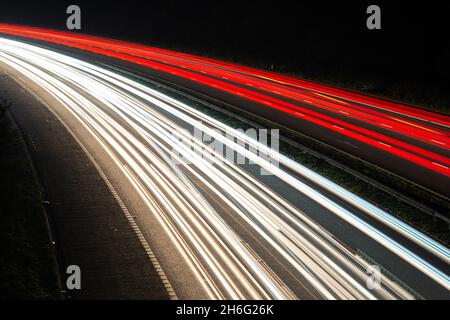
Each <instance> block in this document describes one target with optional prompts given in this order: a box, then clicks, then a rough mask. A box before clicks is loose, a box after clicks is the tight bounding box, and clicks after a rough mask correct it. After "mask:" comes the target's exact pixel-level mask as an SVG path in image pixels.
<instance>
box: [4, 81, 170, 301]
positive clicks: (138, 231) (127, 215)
mask: <svg viewBox="0 0 450 320" xmlns="http://www.w3.org/2000/svg"><path fill="white" fill-rule="evenodd" d="M7 74H8V75H9V76H10V77H11V78H13V79H14V80H15V81H16V82H17V83H19V84H20V85H21V86H22V87H23V88H24V89H25V90H26V91H27V92H28V93H29V94H30V95H31V96H33V97H34V98H35V99H36V100H37V101H38V102H40V103H42V104H43V105H45V106H46V107H47V109H48V110H50V112H51V113H52V114H53V115H54V116H55V117H56V118H57V119H58V120H59V122H60V123H61V124H62V125H63V126H64V127H65V128H66V130H67V131H68V132H69V133H70V135H71V136H72V137H73V138H74V139H75V141H76V142H77V143H78V145H79V146H80V147H81V149H82V150H83V151H84V153H85V154H86V155H87V156H88V158H89V159H90V160H91V162H92V164H93V165H94V167H95V168H96V169H97V172H98V173H99V175H100V177H101V178H102V179H103V181H105V183H106V186H107V187H108V189H109V191H110V192H111V194H112V195H113V197H114V199H115V200H116V202H117V204H118V205H119V207H120V208H121V210H122V212H123V214H124V215H125V218H126V219H127V220H128V222H129V223H130V226H131V229H133V231H134V233H135V235H136V236H137V238H138V239H139V242H140V243H141V245H142V246H143V248H144V250H145V252H146V254H147V257H148V259H149V261H150V263H151V264H152V265H153V268H154V269H155V270H156V272H157V273H158V275H159V277H160V279H161V282H162V283H163V285H164V288H165V289H166V292H167V295H168V296H169V299H170V300H178V296H177V294H176V293H175V290H174V289H173V287H172V285H171V284H170V281H169V279H168V278H167V276H166V274H165V272H164V271H163V269H162V267H161V264H160V263H159V261H158V259H157V258H156V256H155V254H154V253H153V251H152V250H151V248H150V246H149V244H148V242H147V240H146V239H145V238H144V236H143V234H142V232H141V229H140V228H139V226H138V225H137V224H136V222H135V221H134V218H133V216H132V215H131V214H130V212H129V211H128V209H127V208H126V207H125V205H124V203H123V201H122V199H121V198H120V197H119V195H118V194H117V192H116V190H115V189H114V187H113V186H112V184H111V182H110V181H109V179H108V177H106V175H105V173H104V172H103V170H102V169H101V168H100V166H99V164H98V163H97V161H96V160H95V157H93V156H92V155H91V154H90V153H89V152H88V150H87V149H86V148H85V146H84V145H83V144H82V143H81V141H80V140H79V139H78V137H77V136H76V135H75V134H74V133H73V131H72V130H71V129H70V128H69V127H68V126H67V124H66V123H65V122H64V121H63V120H62V119H61V117H60V116H59V115H58V114H57V113H56V112H55V111H54V110H53V109H52V108H51V107H50V106H49V105H48V104H47V102H45V101H44V100H43V99H41V98H40V97H39V96H38V95H37V94H36V93H34V92H33V91H32V90H31V89H29V88H28V87H27V86H26V85H25V81H24V79H22V78H21V77H15V76H13V75H11V74H9V73H7Z"/></svg>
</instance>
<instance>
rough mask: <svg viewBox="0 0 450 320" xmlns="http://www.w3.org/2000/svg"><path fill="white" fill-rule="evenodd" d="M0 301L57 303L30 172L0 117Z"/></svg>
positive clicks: (10, 126)
mask: <svg viewBox="0 0 450 320" xmlns="http://www.w3.org/2000/svg"><path fill="white" fill-rule="evenodd" d="M0 195H1V198H0V200H1V201H0V252H1V254H0V299H62V297H63V295H62V293H61V287H60V282H59V276H58V267H57V261H56V255H55V249H54V246H53V244H52V242H51V237H50V229H49V225H48V221H47V216H46V212H45V209H44V206H43V201H42V195H41V192H40V188H39V184H38V180H37V176H36V173H35V171H34V169H33V165H32V162H31V159H30V157H29V155H28V152H27V148H26V144H25V141H24V139H23V137H22V134H21V133H20V131H19V129H18V128H17V126H16V125H15V123H14V121H13V119H12V118H11V116H10V115H9V114H8V113H6V114H4V116H3V117H1V118H0Z"/></svg>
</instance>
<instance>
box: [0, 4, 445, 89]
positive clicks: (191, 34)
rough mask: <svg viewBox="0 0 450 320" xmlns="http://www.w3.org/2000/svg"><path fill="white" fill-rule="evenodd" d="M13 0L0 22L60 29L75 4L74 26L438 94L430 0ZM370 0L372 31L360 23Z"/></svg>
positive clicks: (440, 13)
mask: <svg viewBox="0 0 450 320" xmlns="http://www.w3.org/2000/svg"><path fill="white" fill-rule="evenodd" d="M295 2H296V3H295V4H288V3H289V2H287V1H286V2H284V1H272V3H271V4H265V3H264V4H263V3H262V2H259V1H253V2H250V1H249V2H244V1H236V2H233V1H226V2H225V1H208V2H198V1H188V0H185V1H168V0H166V1H152V0H147V1H142V2H136V1H130V0H127V1H123V2H112V1H104V2H95V1H77V0H72V1H39V2H38V1H33V2H32V1H20V0H2V4H1V9H0V22H8V23H16V24H27V25H34V26H41V27H50V28H55V29H62V30H64V29H65V20H66V14H65V9H66V7H67V6H68V5H69V4H78V5H80V7H81V9H82V31H81V32H84V33H88V34H97V35H103V36H109V37H113V38H119V39H126V40H130V41H136V42H142V43H149V44H152V45H156V46H162V47H168V48H174V49H179V50H185V51H191V52H197V53H201V54H206V55H212V56H217V57H223V58H226V59H236V60H238V61H242V62H246V63H250V64H255V65H260V66H265V65H266V66H267V65H270V64H271V63H274V64H275V65H276V67H278V68H282V69H285V70H287V71H294V72H299V73H300V74H304V75H305V76H308V77H312V78H314V77H315V76H317V77H318V79H319V80H320V79H321V77H323V78H327V77H332V76H337V77H338V76H339V75H344V76H343V77H344V78H345V77H347V78H351V77H355V78H362V79H365V78H372V79H384V82H383V83H384V84H385V85H390V84H391V83H401V82H404V81H406V82H411V81H412V82H414V83H416V82H417V83H427V84H428V85H430V83H431V84H432V85H433V86H435V87H438V88H441V91H443V92H447V91H448V90H447V89H448V85H447V83H449V82H450V45H449V42H450V41H449V40H448V38H449V36H450V35H449V32H448V31H447V29H450V28H448V24H450V22H449V21H450V19H449V18H448V15H450V12H449V10H448V5H446V2H444V1H442V2H437V1H426V2H416V1H414V2H413V1H393V0H391V1H345V2H344V1H327V2H323V1H320V2H319V1H308V2H306V1H301V0H298V1H295ZM370 4H378V5H379V6H380V7H381V9H382V30H375V31H370V30H368V29H367V28H366V26H365V21H366V17H367V14H366V13H365V10H366V8H367V6H368V5H370Z"/></svg>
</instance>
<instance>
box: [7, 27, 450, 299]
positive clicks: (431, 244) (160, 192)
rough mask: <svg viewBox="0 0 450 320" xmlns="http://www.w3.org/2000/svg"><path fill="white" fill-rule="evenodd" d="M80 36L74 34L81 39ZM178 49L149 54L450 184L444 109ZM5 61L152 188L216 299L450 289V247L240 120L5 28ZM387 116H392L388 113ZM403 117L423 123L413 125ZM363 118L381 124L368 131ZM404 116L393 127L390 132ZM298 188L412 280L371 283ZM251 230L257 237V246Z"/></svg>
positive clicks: (134, 180) (146, 190)
mask: <svg viewBox="0 0 450 320" xmlns="http://www.w3.org/2000/svg"><path fill="white" fill-rule="evenodd" d="M55 36H56V35H55ZM82 38H83V37H81V36H80V39H77V41H78V42H79V43H81V42H82V40H83V39H82ZM47 40H48V39H47ZM78 42H77V43H78ZM72 45H73V43H72ZM82 45H85V44H77V46H82ZM110 45H111V46H115V47H114V52H118V51H120V50H124V51H125V50H131V49H129V48H128V47H121V46H120V47H117V44H115V43H111V44H110ZM130 46H131V45H130ZM90 48H91V49H92V48H95V47H92V46H91V47H90ZM104 48H106V44H105V43H103V44H102V49H99V48H96V49H95V50H99V51H100V50H106V49H104ZM134 50H136V48H134ZM103 53H105V54H111V51H108V52H103ZM129 53H130V52H127V54H129ZM120 54H123V53H120ZM145 54H146V53H145ZM158 54H161V55H162V54H164V52H162V53H158ZM140 55H144V53H141V54H140ZM127 57H130V56H127ZM146 58H149V57H146ZM169 58H170V57H167V59H168V61H165V63H164V64H162V63H161V62H153V61H151V60H145V61H146V62H145V63H151V64H158V67H160V66H161V67H162V66H164V67H165V68H174V67H172V66H171V64H177V65H179V64H181V63H185V64H186V65H185V66H184V68H189V69H193V70H195V71H196V72H197V73H195V74H189V75H190V76H191V78H192V80H191V81H195V82H199V81H205V83H206V82H207V84H208V85H209V86H210V85H216V86H221V87H220V89H221V90H234V91H233V94H238V95H244V97H246V98H251V99H255V100H256V99H258V102H259V103H262V104H266V105H270V106H272V107H274V108H275V106H276V107H277V108H282V111H283V112H287V113H289V114H293V113H295V114H296V115H298V116H300V117H303V118H304V119H307V120H308V121H311V122H313V123H315V124H316V125H318V126H324V127H327V128H328V129H331V130H334V131H336V132H341V131H344V132H345V133H344V134H345V135H349V136H351V137H353V138H354V139H356V140H358V141H360V142H363V143H365V144H368V145H371V146H372V147H375V148H378V149H380V150H383V151H385V152H389V153H391V154H393V155H394V156H395V157H396V158H400V159H403V160H401V161H407V162H411V163H413V164H414V165H419V166H421V167H423V168H425V169H424V170H427V172H431V173H432V174H434V175H436V176H437V177H440V180H439V181H447V182H448V180H445V179H448V176H449V172H448V167H447V165H448V164H449V159H448V158H447V155H448V154H447V152H448V149H446V148H443V146H446V145H447V143H448V131H447V130H446V129H447V128H448V124H449V122H448V119H447V118H446V117H445V116H440V115H435V114H428V113H427V112H425V111H421V110H419V111H417V110H414V109H411V110H410V109H404V108H402V109H399V108H400V107H399V106H394V105H389V104H388V105H384V104H383V106H377V105H376V104H375V103H374V102H373V101H364V100H362V98H361V97H358V96H352V95H350V96H348V97H346V98H345V99H344V98H342V97H339V98H337V97H336V96H335V95H338V94H339V93H333V94H331V93H328V94H323V93H319V92H317V88H304V87H302V88H300V87H299V86H300V84H298V83H290V82H289V81H290V80H289V79H287V78H283V77H281V76H280V78H278V79H269V80H270V82H272V83H271V86H272V87H271V88H269V87H264V86H267V79H266V80H264V81H263V80H261V79H262V78H264V77H266V78H267V75H263V74H259V75H258V76H257V77H255V75H253V74H252V75H250V74H247V73H246V71H245V70H233V71H230V69H231V70H232V69H233V68H234V66H232V65H227V66H226V68H225V67H224V66H221V67H220V68H219V67H217V68H212V69H209V70H205V69H204V68H206V66H210V65H211V63H213V62H212V61H209V62H208V61H197V62H196V63H194V62H192V59H191V58H189V59H187V58H186V57H185V56H184V55H180V56H179V57H173V58H172V60H170V59H169ZM135 59H142V58H138V57H136V58H135ZM158 59H159V60H160V59H161V56H158ZM187 60H189V61H187ZM0 61H2V62H3V63H5V64H7V65H8V66H9V67H11V68H13V69H15V70H16V71H17V72H19V73H21V74H22V75H23V76H25V77H26V78H27V79H29V80H30V81H33V82H34V83H36V84H37V85H39V86H40V87H41V88H42V90H44V91H46V92H47V93H49V94H51V95H52V96H54V97H55V98H56V99H57V100H58V101H59V103H60V104H61V105H63V106H64V108H66V110H68V111H69V112H70V113H71V114H72V115H73V117H75V118H76V119H77V120H78V122H79V125H80V126H82V127H83V128H84V129H85V130H86V131H87V132H89V134H90V136H91V137H92V139H95V140H96V141H97V142H98V143H99V144H101V146H102V148H103V149H104V152H105V153H106V154H108V156H109V157H110V158H111V159H113V160H114V162H115V163H116V165H117V168H119V170H121V172H122V173H123V174H124V175H125V176H126V177H127V179H128V180H129V183H130V185H131V186H132V187H133V191H134V192H136V193H138V194H139V195H140V197H141V198H142V199H144V201H145V203H146V204H147V207H148V214H149V215H152V217H154V218H155V219H157V221H158V222H159V224H160V226H161V232H162V233H164V234H165V235H166V236H167V237H168V239H170V241H171V242H172V243H174V244H175V246H176V249H177V252H178V254H179V256H180V259H182V260H183V261H184V262H185V263H186V264H187V265H188V266H189V268H190V270H191V272H192V273H193V274H194V275H195V277H196V279H197V282H198V283H199V285H200V286H201V287H202V289H203V290H204V292H205V294H206V296H207V297H209V298H211V299H296V298H317V299H320V298H323V299H413V298H417V296H424V297H425V298H426V297H427V293H430V292H434V293H435V294H436V296H437V297H440V298H448V297H449V290H450V278H449V273H448V271H449V268H448V265H449V262H450V251H449V250H448V249H447V248H446V247H444V246H442V245H441V244H439V243H437V242H435V241H434V240H432V239H431V238H429V237H427V236H426V235H424V234H422V233H420V232H418V231H417V230H415V229H414V228H412V227H410V226H408V225H406V224H404V223H403V222H401V221H399V220H397V219H396V218H394V217H392V216H391V215H389V214H388V213H386V212H384V211H382V210H380V209H379V208H377V207H375V206H373V205H372V204H370V203H368V202H366V201H364V200H363V199H361V198H359V197H357V196H355V195H353V194H351V193H350V192H348V191H346V190H345V189H343V188H341V187H339V186H338V185H336V184H334V183H333V182H331V181H329V180H327V179H325V178H324V177H321V176H320V175H318V174H316V173H314V172H312V171H311V170H309V169H307V168H305V167H303V166H301V165H300V164H298V163H296V162H295V161H293V160H291V159H289V158H287V157H285V156H283V155H281V154H279V153H278V152H276V151H274V150H272V149H271V148H269V147H267V146H266V145H264V144H263V143H261V142H259V141H257V140H255V139H251V138H249V137H248V136H246V135H245V134H244V133H242V132H241V131H239V130H236V129H234V128H232V127H230V126H228V125H226V124H224V123H222V122H220V121H219V120H217V119H214V118H212V117H210V116H208V115H206V114H204V113H202V112H200V111H198V110H196V109H195V108H193V107H191V106H189V105H188V104H186V103H184V102H182V101H178V100H176V99H173V98H171V97H169V96H167V95H165V94H163V93H161V92H159V91H157V90H154V89H151V88H149V87H147V86H145V85H143V84H141V83H139V82H136V81H134V80H131V79H129V78H127V77H125V76H123V75H121V74H119V73H116V72H112V71H110V70H107V69H105V68H102V67H100V66H98V65H96V64H92V63H89V62H87V61H82V60H79V59H75V58H71V57H69V56H67V55H63V54H60V53H57V52H54V51H50V50H46V49H43V48H40V47H38V46H33V45H29V44H26V43H22V42H19V41H13V40H9V39H6V38H0ZM149 61H151V62H149ZM135 62H139V63H140V62H142V61H141V60H137V61H135ZM188 63H190V64H189V65H188ZM153 67H155V65H153ZM168 70H172V69H168ZM168 70H167V71H168ZM219 70H221V71H220V72H219ZM170 72H180V69H179V68H177V70H176V71H175V70H172V71H170ZM185 72H186V73H187V72H188V71H185ZM189 72H191V73H192V71H189ZM208 72H210V73H214V74H213V75H212V76H213V77H215V78H216V80H214V81H212V80H211V77H210V76H208V79H205V78H204V77H206V76H205V75H202V73H208ZM236 74H240V75H241V76H240V77H239V79H232V77H236ZM184 76H187V74H184ZM220 77H221V78H222V80H230V82H232V81H233V80H234V81H238V80H239V81H242V80H243V79H245V81H248V82H247V83H246V86H247V87H255V86H260V87H259V88H257V90H253V89H252V90H251V89H248V88H244V87H242V86H236V85H233V84H231V83H228V82H227V84H226V85H224V82H223V81H222V80H220V81H221V82H220V83H219V82H217V83H216V82H215V81H219V80H217V79H218V78H220ZM223 78H227V79H223ZM250 78H251V79H250ZM278 82H283V83H282V86H281V84H280V87H277V90H279V91H277V93H276V94H275V95H276V96H277V97H274V96H269V95H267V93H264V94H263V93H262V91H265V92H267V91H268V90H272V89H273V86H278V85H277V83H278ZM279 96H284V98H283V99H281V98H280V97H279ZM314 96H315V97H314ZM269 97H271V98H270V99H269ZM261 99H264V100H261ZM298 99H304V100H305V99H306V100H308V99H310V100H308V101H310V102H311V103H313V102H314V108H315V109H313V108H312V109H308V110H306V109H304V108H302V109H299V108H300V107H299V106H298V105H295V107H294V104H293V103H291V102H288V101H287V100H297V101H298ZM366 99H369V98H366ZM330 100H339V105H340V106H341V107H342V108H340V109H339V111H338V112H339V113H341V114H344V113H343V112H347V113H348V114H350V113H351V114H352V115H353V116H354V118H353V117H352V120H348V119H347V118H348V117H347V115H348V114H347V115H345V114H344V116H342V118H341V120H339V119H340V118H339V117H340V116H336V110H334V109H333V108H334V106H335V104H333V105H331V104H330V103H329V101H330ZM369 102H370V103H371V107H370V108H369V107H368V105H367V103H369ZM382 108H383V109H382ZM316 109H321V110H322V113H321V114H319V113H318V112H317V110H316ZM342 111H343V112H342ZM400 113H401V114H402V117H403V115H406V117H407V118H408V120H404V119H403V118H401V116H400V115H399V114H400ZM331 114H333V120H331V118H330V116H331ZM386 114H389V115H390V116H389V118H388V119H386V117H385V115H386ZM301 115H303V116H301ZM344 118H346V119H347V120H346V122H344V121H343V120H342V119H344ZM336 121H339V122H336ZM352 121H354V123H353V124H352ZM380 121H381V122H380ZM405 121H408V122H412V121H418V123H420V124H417V126H411V125H407V124H406V123H405ZM336 123H337V124H336ZM356 123H358V124H359V125H360V124H361V123H365V125H364V126H359V125H358V126H356V125H355V124H356ZM380 123H381V124H384V126H381V124H380ZM366 127H367V128H369V127H370V128H371V129H374V128H375V127H376V128H377V130H374V131H370V132H368V131H367V130H369V129H367V128H366ZM389 127H390V128H389ZM394 127H395V129H396V130H395V132H394V131H393V130H391V129H392V128H394ZM397 129H398V130H397ZM386 131H388V132H389V133H386ZM196 132H201V133H203V134H206V135H207V136H209V137H210V138H211V139H212V141H214V144H211V139H209V141H208V142H207V143H205V141H203V139H202V138H203V137H202V136H201V137H199V136H197V135H196V134H195V133H196ZM400 136H401V137H402V139H400ZM374 138H375V140H374ZM376 139H379V140H376ZM235 140H237V141H238V142H239V143H236V142H235ZM218 145H220V146H222V145H223V146H226V147H227V150H232V151H233V153H234V154H235V155H237V156H242V157H244V158H247V159H249V160H251V161H252V162H253V163H254V164H251V165H250V164H236V163H235V161H234V156H233V157H232V158H230V157H229V156H228V155H227V154H224V153H223V152H221V151H220V150H219V149H218V148H214V146H218ZM246 146H247V147H246ZM255 150H258V152H259V154H256V153H255V152H254V151H255ZM262 170H263V171H262ZM261 172H265V174H264V175H261ZM443 179H444V180H443ZM306 180H307V181H314V184H311V183H306V182H305V181H306ZM315 186H317V187H315ZM283 190H286V192H283ZM323 190H326V193H324V192H323ZM328 194H332V195H333V196H334V197H335V198H338V199H339V201H336V200H335V198H334V197H333V198H332V197H329V196H328ZM296 199H302V200H305V201H308V203H314V205H315V206H318V207H321V208H322V209H321V210H324V211H326V212H327V214H328V215H329V217H332V218H333V219H335V221H339V223H344V224H345V225H346V226H348V227H350V228H351V230H354V232H355V234H358V235H360V236H361V237H362V238H364V239H365V240H364V241H367V242H370V243H372V244H373V246H375V247H376V248H377V250H380V251H381V252H382V253H379V252H378V255H381V256H383V255H385V256H386V257H387V259H389V262H385V263H383V265H388V264H398V265H400V266H405V268H404V272H405V273H408V274H409V276H408V277H406V278H408V279H412V280H411V282H410V283H408V284H407V286H405V284H404V283H403V282H400V281H396V280H395V279H393V278H392V277H389V276H386V275H385V274H383V275H382V281H381V283H382V285H381V287H380V288H377V289H369V288H368V287H367V286H366V281H367V274H366V272H365V271H366V269H367V268H368V266H369V264H370V263H369V262H368V261H367V260H366V259H363V257H362V256H361V255H358V254H356V253H355V252H354V250H352V249H351V248H349V246H347V245H346V244H345V243H344V242H345V241H343V240H342V239H337V238H336V236H335V235H334V234H332V233H330V232H329V230H327V229H326V228H323V226H321V225H320V224H318V223H317V221H316V220H314V219H312V218H311V217H310V216H309V215H308V214H306V213H305V212H304V211H303V210H302V205H301V204H300V205H299V204H298V202H296ZM356 212H363V213H364V214H365V215H368V216H370V217H372V218H373V219H375V220H376V221H377V222H378V223H379V224H382V225H384V226H386V227H388V228H390V229H391V230H393V232H396V233H397V235H398V237H401V238H403V239H405V240H404V241H402V243H399V242H398V241H397V240H394V239H393V238H392V237H389V236H387V235H386V234H385V233H384V232H383V231H381V230H379V229H378V228H377V227H376V226H374V225H371V224H370V223H368V222H367V221H365V220H362V219H361V218H359V216H358V215H357V214H356ZM244 239H254V240H257V242H258V243H259V245H256V244H254V243H253V242H252V241H246V240H244ZM255 243H256V241H255ZM403 243H410V244H411V245H410V246H405V245H403ZM269 253H270V257H269ZM365 253H366V254H367V255H369V256H371V255H372V253H371V252H365ZM430 257H432V259H430ZM436 261H438V262H436ZM163 267H164V268H165V269H166V271H167V274H168V277H169V278H170V268H171V267H170V266H163ZM280 270H284V271H285V272H281V271H280ZM394 273H397V272H394ZM396 275H397V276H398V277H399V278H402V275H398V274H396ZM414 279H415V280H414ZM418 283H420V284H418ZM422 286H423V287H425V288H422ZM300 288H301V289H300ZM411 288H413V289H412V290H411ZM436 296H434V297H436Z"/></svg>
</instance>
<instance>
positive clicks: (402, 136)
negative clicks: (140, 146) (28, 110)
mask: <svg viewBox="0 0 450 320" xmlns="http://www.w3.org/2000/svg"><path fill="white" fill-rule="evenodd" d="M0 32H3V33H7V34H12V35H17V36H23V37H28V38H33V39H38V40H44V41H47V42H53V43H58V44H63V45H66V46H70V47H74V48H78V49H82V50H87V51H90V52H95V53H99V54H102V55H106V56H109V57H114V58H118V59H122V60H125V61H129V62H132V63H135V64H139V65H141V66H145V67H147V68H151V69H153V70H158V71H160V72H164V73H166V74H168V75H171V76H177V77H180V78H183V79H184V80H187V81H188V82H195V83H197V84H202V85H205V86H207V87H210V88H211V90H220V91H223V92H227V93H229V94H232V95H234V96H237V97H239V98H242V99H247V100H250V101H252V102H256V103H258V105H259V106H260V108H259V110H256V112H255V114H259V115H261V116H265V117H266V118H269V119H272V115H271V113H270V109H274V110H276V112H278V113H279V112H281V113H282V114H284V116H286V115H288V116H289V117H287V118H286V117H284V118H283V119H281V118H280V119H281V120H280V121H279V122H281V124H282V125H284V126H287V127H292V128H294V129H296V130H297V131H299V132H302V133H306V134H307V135H310V136H312V137H313V138H315V139H318V140H323V139H328V140H329V141H326V142H327V143H328V144H330V145H333V146H335V147H337V148H338V149H341V150H343V151H346V152H349V153H350V154H353V155H355V156H357V157H361V158H362V159H364V160H367V161H369V162H372V163H374V164H376V165H378V166H380V167H382V168H385V169H387V170H388V171H391V172H394V173H396V174H399V175H400V176H403V177H405V178H407V179H409V180H411V181H413V182H416V183H418V184H419V185H423V186H424V187H426V188H428V189H430V190H432V191H436V192H438V193H440V194H442V195H444V196H447V197H448V196H449V194H448V193H449V191H448V184H449V181H450V180H449V178H450V150H449V145H450V131H449V126H450V117H448V116H446V115H442V114H437V113H433V112H429V111H425V110H421V109H417V108H412V107H408V106H404V105H401V104H397V103H393V102H388V101H384V100H380V99H376V98H373V97H367V96H363V95H359V94H356V93H352V92H347V91H343V90H339V89H335V88H331V87H327V86H323V85H319V84H316V83H312V82H307V81H303V80H299V79H295V78H292V77H288V76H283V75H279V74H275V73H271V72H265V71H261V70H257V69H252V68H248V67H243V66H238V65H234V64H230V63H224V62H220V61H217V60H213V59H207V58H201V57H197V56H193V55H188V54H183V53H178V52H174V51H169V50H163V49H157V48H152V47H146V46H140V45H136V44H130V43H126V42H120V41H115V40H109V39H103V38H98V37H92V36H85V35H78V34H69V33H65V32H58V31H51V30H45V29H38V28H30V27H22V26H10V25H0ZM261 106H263V107H264V106H265V107H267V108H270V109H267V108H261ZM250 111H252V112H254V111H255V110H254V109H252V110H250ZM274 114H276V113H275V112H274V113H273V115H274ZM273 118H274V119H277V117H273ZM294 119H297V120H298V121H295V120H294ZM302 121H305V122H307V123H308V124H309V125H311V124H313V125H314V126H315V128H320V129H322V131H320V132H319V133H316V132H304V131H307V128H306V127H302V125H300V124H301V123H304V122H302ZM292 122H294V124H292ZM323 130H325V131H323ZM311 131H312V130H311ZM323 132H325V134H323ZM327 133H328V134H327ZM328 135H331V136H332V137H326V136H328ZM342 136H343V137H344V138H345V139H346V140H345V141H343V139H342V138H341V137H342ZM347 140H348V141H350V142H346V141H347Z"/></svg>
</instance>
